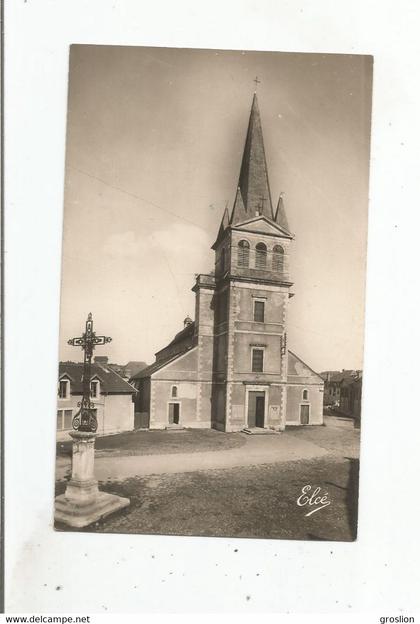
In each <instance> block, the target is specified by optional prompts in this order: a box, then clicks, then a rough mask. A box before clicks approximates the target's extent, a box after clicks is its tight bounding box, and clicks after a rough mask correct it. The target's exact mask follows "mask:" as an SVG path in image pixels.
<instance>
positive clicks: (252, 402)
mask: <svg viewBox="0 0 420 624" xmlns="http://www.w3.org/2000/svg"><path fill="white" fill-rule="evenodd" d="M264 412H265V393H264V392H254V391H250V392H248V427H264Z"/></svg>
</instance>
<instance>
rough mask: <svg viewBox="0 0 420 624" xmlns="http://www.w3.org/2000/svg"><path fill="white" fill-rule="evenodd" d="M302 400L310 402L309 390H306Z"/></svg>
mask: <svg viewBox="0 0 420 624" xmlns="http://www.w3.org/2000/svg"><path fill="white" fill-rule="evenodd" d="M302 399H303V400H304V401H307V400H308V391H307V390H304V391H303V392H302Z"/></svg>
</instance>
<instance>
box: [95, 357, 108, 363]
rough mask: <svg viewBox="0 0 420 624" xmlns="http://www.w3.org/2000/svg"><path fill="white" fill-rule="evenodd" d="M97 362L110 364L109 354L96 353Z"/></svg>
mask: <svg viewBox="0 0 420 624" xmlns="http://www.w3.org/2000/svg"><path fill="white" fill-rule="evenodd" d="M93 361H94V362H95V364H102V365H104V364H108V356H107V355H95V357H94V358H93Z"/></svg>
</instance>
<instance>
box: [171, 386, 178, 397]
mask: <svg viewBox="0 0 420 624" xmlns="http://www.w3.org/2000/svg"><path fill="white" fill-rule="evenodd" d="M177 396H178V387H177V386H172V390H171V397H172V398H173V399H176V398H177Z"/></svg>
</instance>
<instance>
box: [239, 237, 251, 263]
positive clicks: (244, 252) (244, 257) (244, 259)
mask: <svg viewBox="0 0 420 624" xmlns="http://www.w3.org/2000/svg"><path fill="white" fill-rule="evenodd" d="M238 266H239V267H249V243H248V241H246V240H241V241H239V243H238Z"/></svg>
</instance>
